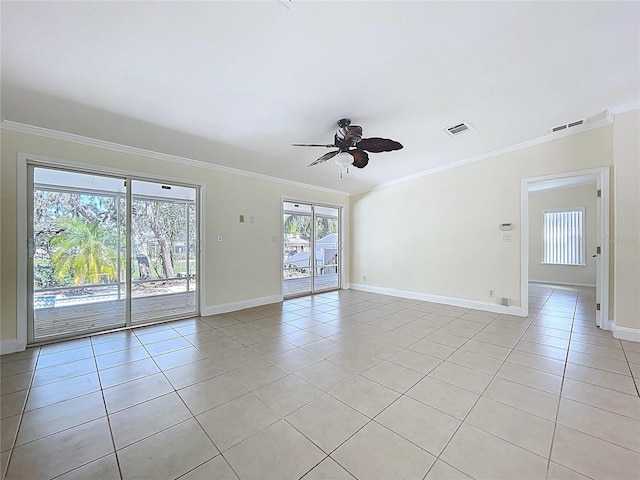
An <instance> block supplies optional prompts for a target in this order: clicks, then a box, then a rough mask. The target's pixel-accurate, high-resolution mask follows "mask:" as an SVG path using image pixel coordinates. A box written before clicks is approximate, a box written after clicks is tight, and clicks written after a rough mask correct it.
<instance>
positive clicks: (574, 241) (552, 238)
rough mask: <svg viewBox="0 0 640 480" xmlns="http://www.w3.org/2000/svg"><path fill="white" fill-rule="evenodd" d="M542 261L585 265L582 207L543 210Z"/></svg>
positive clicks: (555, 263)
mask: <svg viewBox="0 0 640 480" xmlns="http://www.w3.org/2000/svg"><path fill="white" fill-rule="evenodd" d="M542 263H548V264H554V265H585V261H584V208H563V209H555V210H545V211H544V212H543V218H542Z"/></svg>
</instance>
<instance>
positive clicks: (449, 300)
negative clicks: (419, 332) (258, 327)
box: [350, 283, 526, 317]
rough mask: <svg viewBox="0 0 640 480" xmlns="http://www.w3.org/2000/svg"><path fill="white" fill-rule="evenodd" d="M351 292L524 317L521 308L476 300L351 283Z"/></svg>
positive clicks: (524, 314)
mask: <svg viewBox="0 0 640 480" xmlns="http://www.w3.org/2000/svg"><path fill="white" fill-rule="evenodd" d="M350 288H351V289H352V290H360V291H363V292H371V293H379V294H381V295H390V296H392V297H402V298H409V299H411V300H422V301H424V302H433V303H443V304H445V305H453V306H455V307H463V308H471V309H474V310H483V311H486V312H493V313H502V314H506V315H516V316H519V317H525V316H526V313H525V312H524V310H523V309H522V307H517V306H514V307H505V306H503V305H498V304H495V303H489V302H479V301H477V300H467V299H464V298H455V297H444V296H441V295H430V294H427V293H421V292H410V291H407V290H395V289H393V288H384V287H375V286H372V285H362V284H358V283H352V284H351V285H350Z"/></svg>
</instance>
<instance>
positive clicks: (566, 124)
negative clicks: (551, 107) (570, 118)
mask: <svg viewBox="0 0 640 480" xmlns="http://www.w3.org/2000/svg"><path fill="white" fill-rule="evenodd" d="M582 124H584V119H582V120H576V121H575V122H571V123H565V124H564V125H558V126H557V127H553V128H551V133H553V132H559V131H560V130H566V129H567V128H571V127H577V126H578V125H582Z"/></svg>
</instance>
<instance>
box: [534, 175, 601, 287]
mask: <svg viewBox="0 0 640 480" xmlns="http://www.w3.org/2000/svg"><path fill="white" fill-rule="evenodd" d="M596 190H597V189H596V184H595V183H593V184H591V185H581V186H578V187H569V188H558V189H554V190H544V191H540V192H531V193H530V194H529V280H530V281H532V282H544V283H557V284H565V285H591V286H594V287H595V285H596V259H595V258H593V257H592V255H593V254H594V253H595V251H596V217H597V215H596V214H597V212H596ZM573 207H579V208H580V207H582V208H584V209H585V213H584V214H585V218H584V226H585V261H586V266H581V265H548V264H546V265H545V264H543V263H542V215H543V213H544V210H545V209H550V208H573Z"/></svg>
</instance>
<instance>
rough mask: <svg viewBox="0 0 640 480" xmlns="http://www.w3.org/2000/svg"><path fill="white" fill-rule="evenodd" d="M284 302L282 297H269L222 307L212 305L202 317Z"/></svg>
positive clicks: (232, 303) (203, 311)
mask: <svg viewBox="0 0 640 480" xmlns="http://www.w3.org/2000/svg"><path fill="white" fill-rule="evenodd" d="M281 301H282V295H271V296H269V297H260V298H251V299H249V300H241V301H239V302H231V303H224V304H221V305H212V306H209V307H205V308H203V309H202V316H207V315H217V314H218V313H227V312H235V311H237V310H244V309H245V308H253V307H260V306H262V305H269V304H270V303H278V302H281Z"/></svg>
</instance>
